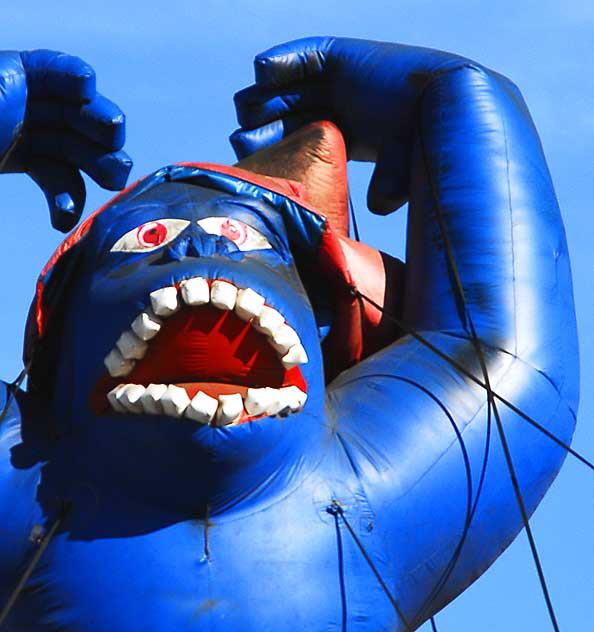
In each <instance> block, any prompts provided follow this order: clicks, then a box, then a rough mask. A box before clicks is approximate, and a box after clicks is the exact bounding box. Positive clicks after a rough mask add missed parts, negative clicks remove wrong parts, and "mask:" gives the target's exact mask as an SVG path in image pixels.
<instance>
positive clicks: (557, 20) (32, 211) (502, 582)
mask: <svg viewBox="0 0 594 632" xmlns="http://www.w3.org/2000/svg"><path fill="white" fill-rule="evenodd" d="M3 5H4V6H3V8H2V9H1V10H0V33H1V41H2V45H3V47H4V48H6V49H17V50H21V49H28V48H40V47H43V48H54V49H59V50H64V51H67V52H70V53H74V54H77V55H79V56H81V57H83V58H84V59H86V60H87V61H88V62H90V63H91V64H92V65H93V66H94V67H95V69H96V71H97V76H98V85H99V89H100V90H101V91H102V92H103V93H104V94H106V95H107V96H109V97H110V98H112V99H113V100H115V101H117V102H118V103H119V104H120V106H121V107H122V108H123V110H124V111H125V112H126V114H127V116H128V143H127V150H128V152H129V153H130V154H131V156H132V157H133V159H134V162H135V165H134V169H133V171H132V176H131V178H132V179H136V178H138V177H141V176H143V175H144V174H146V173H148V172H150V171H152V170H154V169H156V168H158V167H160V166H162V165H164V164H169V163H171V162H178V161H183V160H198V161H200V160H203V161H212V162H222V163H230V162H232V161H233V154H232V151H231V149H230V146H229V145H228V143H227V136H228V134H229V133H230V132H231V131H232V130H233V129H234V126H235V119H234V111H233V106H232V99H231V97H232V94H233V92H234V91H236V90H237V89H239V88H241V87H243V86H245V85H247V84H248V83H250V82H251V78H252V77H251V60H252V57H253V55H254V54H256V53H257V52H259V51H260V50H263V49H264V48H267V47H268V46H270V45H272V44H276V43H279V42H281V41H286V40H289V39H293V38H296V37H303V36H305V35H317V34H320V35H345V36H351V37H362V38H369V39H379V40H387V41H397V42H402V43H407V44H417V45H422V46H429V47H434V48H442V49H445V50H450V51H453V52H456V53H459V54H462V55H466V56H468V57H471V58H474V59H476V60H478V61H480V62H482V63H484V64H486V65H487V66H490V67H492V68H494V69H496V70H498V71H499V72H501V73H503V74H506V75H508V76H509V77H510V78H512V79H513V80H514V81H515V82H516V83H517V84H518V85H519V86H520V88H521V90H522V92H523V94H524V96H525V98H526V101H527V103H528V105H529V107H530V109H531V112H532V115H533V118H534V120H535V122H536V125H537V128H538V129H539V132H540V135H541V139H542V142H543V146H544V149H545V153H546V155H547V158H548V162H549V167H550V169H551V172H552V176H553V181H554V182H555V185H556V190H557V195H558V198H559V202H560V204H561V208H562V211H563V214H564V220H565V225H566V231H567V237H568V242H569V251H570V254H571V259H572V267H573V273H574V288H575V295H576V309H577V314H578V326H579V330H580V339H581V362H582V401H581V407H580V414H579V422H578V428H577V431H576V435H575V443H574V447H575V448H576V449H577V450H579V451H581V452H582V453H584V454H585V455H586V456H588V457H589V458H590V459H594V435H593V432H592V429H591V422H590V420H591V418H592V417H593V414H594V390H593V389H592V388H591V386H590V384H589V378H590V377H591V376H592V375H593V374H594V366H593V360H594V353H593V351H594V333H593V332H594V298H593V297H594V291H593V288H592V282H593V281H592V273H593V271H594V255H593V252H594V247H593V246H592V241H593V240H594V219H593V211H592V202H593V200H594V173H593V171H594V72H592V68H591V64H592V41H593V38H594V3H586V2H583V0H579V1H578V0H568V1H566V2H563V3H560V2H558V1H557V0H555V1H552V0H540V1H539V2H537V1H535V0H525V1H520V2H519V1H518V0H515V1H514V2H512V1H511V0H500V1H499V2H492V3H487V2H482V1H478V0H475V1H472V0H440V1H439V2H436V1H435V0H432V1H431V2H430V1H428V0H391V1H388V0H383V1H382V0H365V1H364V2H354V1H353V0H342V1H336V0H333V1H329V2H322V1H315V0H301V1H300V2H299V3H295V4H290V3H288V2H279V1H278V0H276V1H271V0H260V1H255V0H227V2H225V3H223V2H220V1H219V2H215V0H192V1H189V0H177V1H176V2H171V3H165V2H157V1H155V0H146V1H145V2H143V3H140V2H138V3H137V2H125V0H119V1H115V0H103V1H102V2H101V3H82V2H73V1H70V0H54V1H53V2H46V1H45V0H29V1H28V2H25V3H8V2H4V3H3ZM7 5H11V8H7ZM369 174H370V168H369V166H368V165H356V166H354V167H353V168H352V170H351V176H352V180H351V186H352V193H353V200H354V203H355V207H356V209H357V214H358V218H359V225H360V231H361V236H362V239H363V240H364V241H367V242H369V243H371V244H373V245H375V246H376V247H379V248H381V249H383V250H387V251H389V252H392V253H393V254H396V255H398V254H400V255H401V254H402V252H403V243H404V242H403V238H402V233H403V229H404V225H405V224H404V221H405V214H404V213H400V214H396V215H394V216H392V217H390V218H388V219H385V218H376V217H373V216H371V215H370V214H369V213H368V212H367V211H366V207H365V191H366V184H367V181H368V178H369ZM1 186H2V194H3V204H2V206H3V209H2V211H1V212H2V218H3V221H2V242H3V246H2V249H1V250H0V260H1V263H2V265H3V268H4V271H3V279H4V296H5V299H4V300H3V301H2V309H1V310H0V332H1V336H2V353H1V354H0V375H1V376H2V377H3V378H4V379H6V380H11V379H13V377H14V376H15V375H16V374H17V373H18V372H19V371H20V368H21V362H20V354H21V338H22V331H23V327H24V322H25V318H26V313H27V309H28V305H29V302H30V299H31V296H32V294H33V290H34V284H35V279H36V276H37V274H38V272H39V270H40V269H41V267H42V266H43V264H44V262H45V260H46V259H47V257H48V256H49V254H50V253H51V251H52V250H53V248H54V247H55V246H56V245H57V243H59V241H60V240H61V237H60V235H59V234H57V233H55V232H53V231H52V230H51V228H50V226H49V221H48V217H47V213H46V210H45V201H44V199H43V196H42V194H41V192H40V191H39V190H37V189H36V187H35V185H34V184H33V183H32V181H30V180H29V179H28V178H27V177H25V176H23V175H5V176H2V178H1ZM109 196H110V194H109V193H108V192H105V191H102V190H99V189H98V187H96V186H95V185H94V184H91V185H90V186H89V191H88V202H87V208H86V213H88V212H90V211H91V210H92V209H93V208H96V207H97V206H99V205H100V204H102V203H103V202H104V201H106V200H107V199H108V198H109ZM82 352H84V350H82ZM593 488H594V473H593V472H590V471H589V470H587V469H586V468H585V467H584V466H583V465H581V464H579V463H576V462H574V461H573V460H572V459H571V458H570V459H569V460H568V461H567V463H566V465H565V467H564V469H563V471H562V473H561V475H560V476H559V478H558V479H557V481H556V482H555V483H554V485H553V487H552V488H551V490H550V493H549V494H548V496H547V497H546V498H545V500H544V501H543V503H542V504H541V506H540V508H539V509H538V510H537V512H536V514H535V516H534V518H533V527H534V533H535V537H536V539H537V543H538V546H539V551H540V554H541V558H542V562H543V566H544V570H545V574H546V577H547V579H548V582H549V588H550V592H551V596H552V600H553V604H554V606H555V609H556V611H557V618H558V621H559V625H560V628H561V630H565V631H568V630H570V631H573V630H578V629H579V630H585V629H587V628H589V627H590V626H591V622H592V620H593V619H594V600H593V599H592V597H593V595H594V572H593V571H592V567H593V566H594V540H593V538H592V532H591V525H592V524H594V495H593V494H592V489H593ZM436 620H437V624H438V629H439V631H440V632H454V631H455V632H476V630H480V631H481V632H489V631H501V630H506V631H508V632H520V631H524V630H535V631H538V632H540V631H546V630H550V629H552V626H551V625H550V623H549V621H548V617H547V612H546V607H545V604H544V600H543V598H542V596H541V593H540V588H539V585H538V582H537V578H536V572H535V570H534V567H533V564H532V561H531V557H530V552H529V549H528V546H527V543H526V537H525V535H524V534H521V535H520V536H519V537H518V539H517V540H516V542H515V543H514V544H513V545H512V546H511V547H510V549H509V550H508V551H507V552H505V553H504V554H503V555H502V556H501V558H500V559H499V560H498V562H497V563H496V564H495V565H494V566H493V567H492V568H491V569H490V570H489V571H488V572H487V573H486V574H485V575H484V576H483V577H482V578H481V579H480V580H479V581H477V582H476V583H475V584H474V585H473V586H472V587H471V588H470V589H468V590H467V591H466V593H464V594H463V595H462V596H461V597H459V598H458V599H457V600H456V601H455V602H454V603H453V604H451V605H450V606H448V607H447V608H446V609H445V610H444V611H443V612H442V613H440V614H439V615H437V618H436ZM423 630H424V631H425V632H428V630H429V627H428V626H426V627H425V628H423Z"/></svg>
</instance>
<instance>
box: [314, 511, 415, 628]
mask: <svg viewBox="0 0 594 632" xmlns="http://www.w3.org/2000/svg"><path fill="white" fill-rule="evenodd" d="M327 511H328V513H330V514H332V515H334V516H336V515H338V516H340V517H341V518H342V521H343V522H344V525H345V527H346V528H347V529H348V531H349V533H350V534H351V537H352V538H353V540H354V541H355V542H356V544H357V546H358V547H359V550H360V551H361V553H362V555H363V557H364V558H365V561H366V562H367V564H369V568H371V570H372V571H373V574H374V575H375V577H376V579H377V581H378V582H379V583H380V586H381V587H382V590H383V591H384V593H385V594H386V597H387V598H388V599H389V600H390V603H391V604H392V606H393V607H394V610H395V611H396V613H397V614H398V616H399V617H400V620H401V621H402V623H403V624H404V627H405V629H406V630H407V632H412V628H411V627H410V624H409V623H408V621H407V620H406V617H405V616H404V613H403V612H402V610H401V609H400V606H399V605H398V603H397V602H396V599H394V597H393V596H392V593H391V592H390V590H389V588H388V586H387V585H386V582H385V581H384V579H383V577H382V576H381V575H380V572H379V571H378V570H377V568H376V566H375V564H374V563H373V560H372V559H371V557H370V556H369V553H367V551H366V550H365V547H364V546H363V543H362V542H361V540H359V538H358V537H357V534H356V533H355V531H354V530H353V527H351V524H350V522H349V521H348V520H347V518H346V516H345V515H344V510H343V508H342V505H341V504H340V503H339V502H338V500H333V501H332V504H331V505H330V506H329V507H328V509H327Z"/></svg>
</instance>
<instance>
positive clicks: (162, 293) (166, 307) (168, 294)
mask: <svg viewBox="0 0 594 632" xmlns="http://www.w3.org/2000/svg"><path fill="white" fill-rule="evenodd" d="M149 296H150V297H151V305H152V306H153V311H154V312H155V314H157V316H170V315H171V314H173V312H176V311H177V309H178V307H179V304H178V302H177V289H176V288H175V287H173V286H169V287H162V288H161V289H160V290H155V291H154V292H151V293H150V295H149Z"/></svg>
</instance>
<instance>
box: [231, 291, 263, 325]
mask: <svg viewBox="0 0 594 632" xmlns="http://www.w3.org/2000/svg"><path fill="white" fill-rule="evenodd" d="M262 307H264V297H263V296H260V294H258V293H257V292H254V290H252V289H251V288H249V287H248V288H245V289H243V290H239V292H238V293H237V302H236V303H235V313H236V314H237V315H238V316H239V318H241V320H251V319H252V318H255V317H256V316H258V314H259V313H260V312H261V311H262Z"/></svg>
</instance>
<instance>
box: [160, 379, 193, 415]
mask: <svg viewBox="0 0 594 632" xmlns="http://www.w3.org/2000/svg"><path fill="white" fill-rule="evenodd" d="M160 402H161V406H163V412H164V413H165V414H166V415H169V416H170V417H181V416H182V415H183V414H184V410H186V408H187V407H188V404H189V403H190V398H189V397H188V394H187V393H186V389H185V388H182V387H181V386H175V384H169V386H168V387H167V390H166V391H165V393H163V395H161V400H160Z"/></svg>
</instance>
